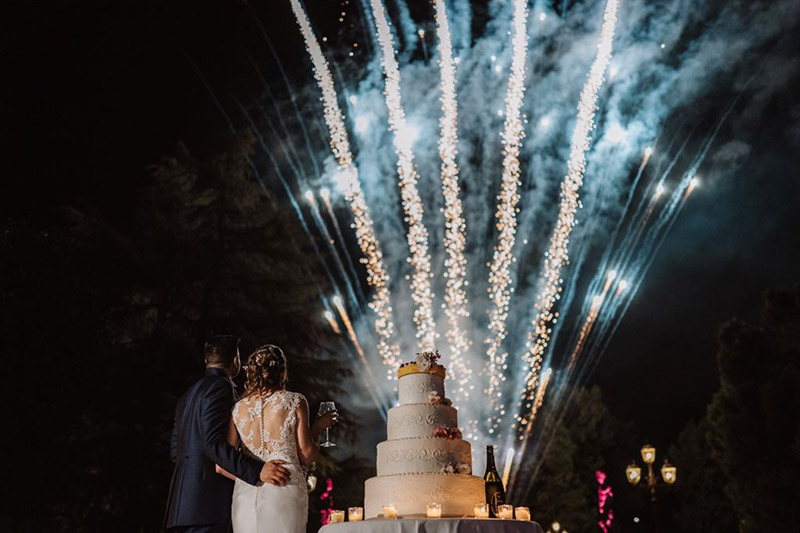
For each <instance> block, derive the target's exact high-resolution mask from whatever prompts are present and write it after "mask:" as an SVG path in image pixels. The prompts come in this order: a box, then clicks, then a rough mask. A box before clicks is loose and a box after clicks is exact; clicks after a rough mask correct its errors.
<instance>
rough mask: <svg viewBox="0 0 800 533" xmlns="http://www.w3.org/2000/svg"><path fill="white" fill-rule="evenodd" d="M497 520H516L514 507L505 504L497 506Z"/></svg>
mask: <svg viewBox="0 0 800 533" xmlns="http://www.w3.org/2000/svg"><path fill="white" fill-rule="evenodd" d="M497 518H502V519H503V520H512V519H513V518H514V506H513V505H509V504H507V503H504V504H502V505H498V506H497Z"/></svg>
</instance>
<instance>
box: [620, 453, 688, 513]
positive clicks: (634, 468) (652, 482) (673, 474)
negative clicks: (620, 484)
mask: <svg viewBox="0 0 800 533" xmlns="http://www.w3.org/2000/svg"><path fill="white" fill-rule="evenodd" d="M641 454H642V461H644V464H645V465H647V478H646V479H647V485H645V488H647V489H649V490H650V500H651V501H656V486H657V485H658V478H657V477H656V474H655V472H654V471H653V464H654V463H655V462H656V449H655V447H654V446H651V445H649V444H645V445H644V446H642V450H641ZM625 478H626V479H627V480H628V483H630V484H631V485H633V486H636V485H638V484H639V482H640V481H641V480H642V469H641V468H640V467H639V466H638V465H637V464H636V462H635V461H633V462H631V464H629V465H628V467H627V468H626V469H625ZM661 479H663V480H664V483H666V484H667V485H672V484H673V483H675V481H676V480H677V479H678V469H677V468H675V467H674V466H672V465H671V464H670V463H669V461H667V460H666V459H664V464H663V465H662V466H661Z"/></svg>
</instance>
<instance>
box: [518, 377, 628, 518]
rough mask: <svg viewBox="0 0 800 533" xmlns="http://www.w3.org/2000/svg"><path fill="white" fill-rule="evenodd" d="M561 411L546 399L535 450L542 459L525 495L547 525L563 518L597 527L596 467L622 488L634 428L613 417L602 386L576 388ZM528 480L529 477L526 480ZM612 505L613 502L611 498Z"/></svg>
mask: <svg viewBox="0 0 800 533" xmlns="http://www.w3.org/2000/svg"><path fill="white" fill-rule="evenodd" d="M560 414H561V413H560V412H559V411H558V410H556V409H553V406H552V404H547V403H545V406H544V407H543V410H542V411H541V414H540V415H539V420H538V421H537V422H536V423H537V424H538V426H539V428H541V429H540V430H539V431H540V432H541V433H540V435H539V438H538V442H539V444H538V446H539V449H537V450H535V453H534V454H532V455H533V457H534V459H533V461H534V463H537V464H538V465H539V468H538V472H537V473H536V474H535V476H534V481H533V486H532V489H531V491H530V494H529V495H528V497H527V498H526V499H525V501H526V505H529V506H530V508H531V510H532V512H533V515H534V519H535V520H537V521H539V522H540V523H541V524H542V525H544V526H546V525H548V524H550V523H552V522H553V521H555V520H557V521H559V522H560V523H561V524H562V525H563V526H564V527H566V528H567V529H568V530H569V531H593V530H595V529H597V525H596V521H597V488H598V485H597V481H596V480H595V471H597V470H603V471H605V472H606V473H607V474H608V481H607V484H609V485H611V487H612V489H613V490H614V491H615V495H616V491H618V490H619V489H620V488H623V487H622V484H624V483H625V476H624V473H620V472H618V471H621V470H622V468H624V467H622V468H620V465H624V464H625V457H623V456H622V455H620V450H624V449H626V448H627V446H626V444H625V443H627V442H628V441H629V440H631V439H630V436H629V435H630V428H629V427H628V426H627V425H626V424H623V423H622V422H620V421H619V420H617V419H616V418H614V416H613V415H612V414H611V413H610V412H609V410H608V407H607V406H606V405H605V403H603V398H602V394H601V392H600V389H599V388H598V387H596V386H595V387H592V388H590V389H585V388H580V389H577V390H576V391H575V393H574V395H573V397H572V400H571V401H570V403H569V405H568V406H567V408H566V409H565V411H564V412H563V416H559V415H560ZM523 482H524V481H523ZM612 507H613V504H612Z"/></svg>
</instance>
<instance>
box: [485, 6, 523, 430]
mask: <svg viewBox="0 0 800 533" xmlns="http://www.w3.org/2000/svg"><path fill="white" fill-rule="evenodd" d="M512 20H513V21H512V26H513V31H514V36H513V40H512V52H511V53H512V56H511V72H510V74H509V77H508V87H507V89H506V98H505V124H504V126H503V134H502V142H503V171H502V180H501V184H500V192H499V194H498V196H497V211H496V213H495V224H496V229H497V232H498V233H497V244H496V245H495V248H494V254H493V256H492V262H491V265H490V267H489V299H490V301H491V308H490V310H489V332H490V335H489V337H488V338H487V339H486V344H487V349H486V357H487V360H488V361H487V362H488V364H487V367H486V372H485V373H486V376H487V379H488V381H489V383H488V387H487V388H486V390H485V391H484V392H485V394H486V396H487V397H488V399H489V405H490V412H491V413H492V414H491V415H490V417H489V419H488V420H487V423H488V424H489V430H488V431H489V433H490V434H492V433H494V432H495V430H496V429H497V428H498V427H499V425H500V423H501V422H502V415H501V414H500V413H501V412H502V411H504V410H505V406H504V404H503V402H502V401H501V397H502V391H501V388H502V384H503V382H504V381H505V372H504V370H505V368H506V359H507V357H508V354H507V353H506V352H504V351H503V350H502V346H503V341H504V340H505V338H506V335H507V334H508V331H507V329H506V320H507V319H508V312H509V305H510V302H511V293H512V291H513V289H512V280H511V264H512V262H513V260H514V258H513V251H514V242H515V240H516V232H517V211H518V207H517V204H518V203H519V185H520V178H519V176H520V164H519V152H520V147H521V146H522V139H523V137H524V136H525V134H524V129H523V125H522V116H521V115H522V112H521V109H522V102H523V98H524V96H525V62H526V58H527V53H528V31H527V24H528V2H527V0H515V1H514V16H513V19H512Z"/></svg>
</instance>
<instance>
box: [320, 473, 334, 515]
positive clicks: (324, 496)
mask: <svg viewBox="0 0 800 533" xmlns="http://www.w3.org/2000/svg"><path fill="white" fill-rule="evenodd" d="M332 492H333V478H328V480H327V483H326V486H325V492H323V493H322V494H320V497H319V499H320V501H325V500H328V508H327V509H320V511H319V514H320V521H321V522H322V525H323V526H324V525H326V524H327V523H328V522H329V521H330V519H331V511H333V496H332V495H331V493H332Z"/></svg>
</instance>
